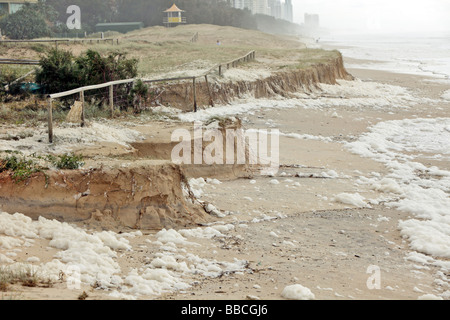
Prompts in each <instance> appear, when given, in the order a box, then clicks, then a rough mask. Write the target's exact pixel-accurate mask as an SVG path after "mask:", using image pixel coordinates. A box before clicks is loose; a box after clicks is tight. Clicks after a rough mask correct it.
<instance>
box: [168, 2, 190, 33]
mask: <svg viewBox="0 0 450 320" xmlns="http://www.w3.org/2000/svg"><path fill="white" fill-rule="evenodd" d="M183 12H185V11H184V10H181V9H179V8H178V7H177V6H176V5H175V4H174V5H173V6H172V7H171V8H170V9H167V10H166V11H164V13H165V17H164V21H163V23H164V25H165V26H166V27H167V28H172V27H176V26H178V25H180V24H185V23H186V17H183Z"/></svg>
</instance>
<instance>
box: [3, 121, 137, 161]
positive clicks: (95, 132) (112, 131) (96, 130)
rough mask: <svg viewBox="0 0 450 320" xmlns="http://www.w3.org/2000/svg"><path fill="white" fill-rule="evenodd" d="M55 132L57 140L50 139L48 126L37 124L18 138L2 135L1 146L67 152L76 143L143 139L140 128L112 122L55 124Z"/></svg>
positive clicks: (125, 143) (22, 150) (85, 144)
mask: <svg viewBox="0 0 450 320" xmlns="http://www.w3.org/2000/svg"><path fill="white" fill-rule="evenodd" d="M53 134H54V142H53V144H49V143H48V133H47V128H46V127H40V128H37V129H36V130H35V131H34V132H33V135H32V136H31V137H26V138H24V139H20V140H18V141H15V140H2V139H0V150H14V151H21V152H22V153H24V154H32V153H37V154H40V153H49V152H56V153H64V152H70V151H71V150H72V148H73V147H77V148H78V147H82V146H92V145H94V144H96V143H102V142H111V143H117V144H119V145H123V146H128V145H129V144H130V143H132V142H135V141H138V140H141V139H142V134H141V133H140V132H138V131H136V130H133V129H129V128H125V127H124V126H121V125H118V124H113V123H110V122H104V123H99V122H92V123H90V124H89V125H88V126H86V127H83V128H81V127H80V126H65V127H54V129H53Z"/></svg>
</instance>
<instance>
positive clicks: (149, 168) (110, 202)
mask: <svg viewBox="0 0 450 320" xmlns="http://www.w3.org/2000/svg"><path fill="white" fill-rule="evenodd" d="M337 55H338V56H337V58H335V59H332V60H330V61H329V62H328V63H323V64H318V65H316V66H314V67H310V68H307V69H302V70H291V71H286V72H281V73H277V74H274V75H272V76H270V77H268V78H265V79H262V80H257V81H252V82H246V81H237V82H229V83H221V84H215V85H214V100H215V102H216V103H230V102H231V101H232V100H233V99H236V98H240V97H241V96H243V95H247V96H248V95H251V96H254V97H255V98H266V97H273V96H284V97H289V95H290V94H291V93H293V92H298V91H300V92H303V91H308V90H310V89H311V88H312V87H314V86H316V85H317V84H318V83H326V84H336V83H337V82H336V80H339V79H346V80H349V79H352V78H353V77H352V76H351V75H350V74H349V73H348V72H347V71H346V70H345V68H344V63H343V59H342V56H341V55H340V54H338V53H337ZM204 85H206V84H205V83H200V84H199V86H200V88H201V87H202V86H204ZM187 86H188V85H187V84H186V86H183V85H178V86H171V87H170V88H169V87H165V88H164V90H165V94H164V97H163V101H164V102H165V103H170V105H172V106H174V105H176V106H177V107H178V108H180V109H184V110H186V106H187V104H186V102H187V101H189V97H188V96H189V94H185V95H182V94H181V92H184V93H186V92H187V91H188V90H189V88H188V87H187ZM203 89H204V90H203ZM177 91H178V92H177ZM199 92H200V93H203V94H200V95H199V100H198V101H199V105H208V103H209V96H208V95H206V94H205V93H206V92H207V90H206V88H201V89H200V90H199ZM146 143H147V152H149V157H150V158H151V159H152V160H148V159H146V160H142V159H145V158H146V154H145V152H144V153H142V149H141V150H140V151H141V152H139V150H136V154H135V155H136V156H137V157H136V160H132V161H129V160H127V161H126V165H124V162H123V161H121V160H114V161H112V162H111V163H112V164H111V166H109V167H103V166H94V167H93V168H91V169H80V170H74V171H47V172H46V173H45V174H43V173H39V174H35V175H33V176H32V177H31V178H29V179H28V180H27V181H25V182H20V183H17V182H15V181H13V180H12V178H11V176H10V174H9V173H3V174H1V175H0V206H1V207H2V210H3V211H6V212H21V213H23V214H25V215H28V216H30V217H32V218H38V217H39V216H43V217H46V218H52V219H57V220H60V221H67V222H74V221H85V222H94V223H100V224H101V225H102V227H104V228H114V227H117V226H124V227H129V228H137V229H162V228H181V227H188V226H195V225H199V224H203V223H206V222H207V221H210V220H211V219H212V217H211V216H210V215H209V214H208V213H207V212H205V210H204V208H203V206H202V205H201V204H199V203H197V202H195V201H192V200H193V199H192V198H190V196H189V192H186V186H188V183H187V177H189V176H193V177H195V176H197V177H198V176H202V175H203V176H210V177H214V176H224V175H227V176H229V177H238V176H242V175H245V174H246V173H247V172H248V168H247V167H246V166H240V167H239V166H231V167H230V166H223V167H221V166H205V165H201V166H188V167H181V166H179V165H175V164H173V163H171V162H170V160H169V159H170V157H169V155H170V153H169V152H167V150H165V152H162V153H161V154H160V155H159V157H157V158H158V160H154V159H155V157H154V156H155V153H154V152H150V151H151V150H148V148H149V147H148V146H149V144H151V139H147V140H146ZM162 145H166V146H171V145H172V144H171V143H170V136H169V137H167V141H166V142H159V143H157V144H155V145H154V146H153V147H154V148H158V146H162ZM153 147H152V148H153ZM165 149H167V148H165ZM163 151H164V150H163ZM138 157H139V160H138ZM183 188H184V189H185V190H183Z"/></svg>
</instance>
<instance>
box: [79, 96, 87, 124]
mask: <svg viewBox="0 0 450 320" xmlns="http://www.w3.org/2000/svg"><path fill="white" fill-rule="evenodd" d="M80 101H81V127H84V125H85V124H86V123H85V119H84V91H81V92H80Z"/></svg>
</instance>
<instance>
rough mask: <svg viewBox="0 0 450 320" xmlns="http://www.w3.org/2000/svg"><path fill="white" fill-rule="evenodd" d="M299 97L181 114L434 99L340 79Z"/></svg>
mask: <svg viewBox="0 0 450 320" xmlns="http://www.w3.org/2000/svg"><path fill="white" fill-rule="evenodd" d="M295 95H296V96H297V98H292V99H285V98H283V97H279V98H272V99H255V98H252V97H247V98H242V99H240V100H237V101H235V102H233V103H232V104H229V105H217V106H215V107H213V108H207V109H202V110H198V111H197V112H187V113H182V114H178V118H179V119H180V120H181V121H185V122H194V121H202V122H204V121H207V120H208V119H211V118H213V117H235V116H239V115H241V114H246V115H249V114H250V115H251V114H255V113H256V112H257V111H258V110H262V109H289V108H305V109H318V110H326V109H332V108H336V107H348V108H356V109H358V110H361V109H366V108H368V109H383V110H395V109H398V108H409V107H411V106H414V105H416V104H418V103H421V102H430V101H432V100H430V99H426V98H422V97H417V96H415V95H414V94H413V93H412V92H411V91H410V90H408V89H406V88H403V87H400V86H393V85H388V84H381V83H376V82H370V81H360V80H355V81H346V80H338V85H327V84H320V85H319V89H314V90H313V91H312V92H308V93H300V92H299V93H295Z"/></svg>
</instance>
